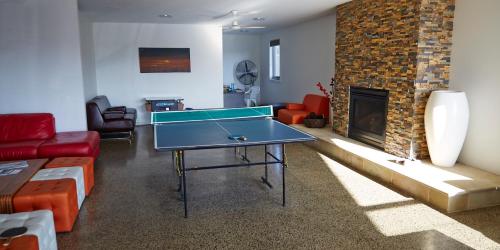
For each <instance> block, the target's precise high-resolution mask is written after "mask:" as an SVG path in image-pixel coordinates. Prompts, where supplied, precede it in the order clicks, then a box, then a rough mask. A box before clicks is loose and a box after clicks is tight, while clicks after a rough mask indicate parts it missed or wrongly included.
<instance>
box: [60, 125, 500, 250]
mask: <svg viewBox="0 0 500 250" xmlns="http://www.w3.org/2000/svg"><path fill="white" fill-rule="evenodd" d="M101 145H102V152H101V155H100V157H99V159H98V161H97V162H96V166H95V181H96V186H95V188H94V190H93V192H92V194H91V196H90V197H88V198H87V199H86V201H85V202H84V204H83V206H82V208H81V211H80V215H79V217H78V219H77V222H76V224H75V226H74V228H73V232H71V233H64V234H58V236H57V237H58V245H59V248H60V249H470V248H476V249H500V245H499V243H500V207H494V208H487V209H481V210H475V211H469V212H463V213H456V214H451V215H446V214H443V213H440V212H438V211H436V210H434V209H432V208H430V207H428V206H427V205H425V204H422V203H420V202H418V201H416V200H413V199H411V198H409V197H407V196H404V195H402V194H400V193H398V192H395V191H393V190H391V189H389V188H387V187H385V186H383V185H380V184H379V183H377V182H374V181H372V180H370V179H368V178H366V177H364V176H362V175H360V174H358V173H357V172H355V171H353V170H351V169H350V168H347V167H345V166H342V165H341V164H339V163H337V162H335V161H333V160H331V159H329V158H327V157H325V156H323V155H321V154H318V153H317V152H315V151H313V150H312V149H310V148H308V147H306V146H303V145H300V144H295V145H289V146H288V147H287V156H288V159H289V168H288V169H287V170H286V181H287V205H286V207H282V206H281V177H280V176H281V172H280V171H281V169H280V167H279V166H274V167H272V169H271V178H270V179H271V182H272V183H273V185H274V186H275V187H274V189H269V188H267V187H266V186H264V185H263V184H262V183H261V182H260V176H261V175H262V173H263V167H251V168H250V167H243V168H237V169H219V170H208V171H196V172H189V173H188V178H187V183H188V191H189V196H188V200H189V211H190V217H189V218H187V219H185V218H184V217H183V206H182V202H181V201H180V196H179V194H178V193H177V192H176V191H175V189H176V184H177V179H176V177H175V173H174V171H173V169H172V167H171V164H172V163H171V156H170V153H161V152H155V150H154V149H153V139H152V129H151V127H139V128H138V129H137V140H136V142H135V143H133V144H131V145H129V144H128V143H127V142H126V141H104V142H102V144H101ZM274 150H277V149H274ZM262 151H263V148H262V147H257V148H252V149H250V150H249V156H250V157H251V159H254V160H258V159H262V154H260V153H261V152H262ZM186 160H187V164H188V165H189V166H194V165H196V166H198V165H207V164H217V163H229V162H238V159H237V158H236V157H235V155H234V152H233V150H230V149H226V150H225V149H217V150H209V151H206V150H204V151H191V152H187V153H186Z"/></svg>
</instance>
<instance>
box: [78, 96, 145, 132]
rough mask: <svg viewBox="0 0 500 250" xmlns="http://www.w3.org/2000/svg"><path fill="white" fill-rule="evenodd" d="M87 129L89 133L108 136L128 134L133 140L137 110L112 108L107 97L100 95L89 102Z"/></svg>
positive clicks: (120, 107)
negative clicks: (95, 132) (93, 132)
mask: <svg viewBox="0 0 500 250" xmlns="http://www.w3.org/2000/svg"><path fill="white" fill-rule="evenodd" d="M86 107H87V127H88V130H89V131H97V132H99V133H100V134H101V135H102V136H103V138H106V134H112V133H115V134H116V133H128V134H129V139H131V138H133V135H134V133H133V132H134V130H135V123H136V120H137V110H136V109H134V108H127V107H125V106H114V107H113V106H111V104H110V103H109V100H108V98H107V97H106V96H104V95H100V96H96V97H94V98H92V100H90V101H88V102H87V105H86Z"/></svg>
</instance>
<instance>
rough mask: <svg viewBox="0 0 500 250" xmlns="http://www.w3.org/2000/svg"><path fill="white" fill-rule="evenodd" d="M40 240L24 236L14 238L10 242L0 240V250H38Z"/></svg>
mask: <svg viewBox="0 0 500 250" xmlns="http://www.w3.org/2000/svg"><path fill="white" fill-rule="evenodd" d="M38 249H39V248H38V238H37V237H36V236H34V235H23V236H21V237H16V238H12V239H11V240H10V242H9V241H8V240H7V239H4V240H0V250H38Z"/></svg>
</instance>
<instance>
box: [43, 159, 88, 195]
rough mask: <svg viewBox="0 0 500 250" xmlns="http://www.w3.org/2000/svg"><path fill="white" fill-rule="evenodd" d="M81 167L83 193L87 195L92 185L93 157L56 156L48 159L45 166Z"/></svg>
mask: <svg viewBox="0 0 500 250" xmlns="http://www.w3.org/2000/svg"><path fill="white" fill-rule="evenodd" d="M75 166H78V167H82V168H83V178H84V179H85V195H87V196H88V195H89V194H90V191H91V190H92V188H93V187H94V158H92V157H58V158H55V159H53V160H52V161H50V162H49V163H48V164H47V165H45V168H60V167H75Z"/></svg>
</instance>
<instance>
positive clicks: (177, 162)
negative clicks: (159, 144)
mask: <svg viewBox="0 0 500 250" xmlns="http://www.w3.org/2000/svg"><path fill="white" fill-rule="evenodd" d="M271 145H281V156H282V157H281V159H279V158H278V157H277V156H275V155H274V154H272V153H270V152H268V150H267V147H268V146H271ZM251 146H252V147H253V146H262V145H251ZM263 146H264V152H265V153H264V155H265V156H264V161H263V162H251V161H250V160H249V159H248V157H247V147H249V146H230V147H222V148H231V147H232V148H234V151H235V154H236V151H237V148H244V154H243V155H241V158H242V160H244V161H245V162H246V163H241V164H224V165H213V166H202V167H193V168H186V163H185V159H184V151H194V150H201V149H206V148H195V149H183V150H174V151H172V162H173V164H174V167H175V169H176V170H177V175H178V177H179V186H178V189H177V191H178V192H181V191H182V193H181V195H182V198H183V201H184V217H185V218H187V217H188V208H187V183H186V172H189V171H197V170H209V169H220V168H237V167H251V166H259V165H264V176H262V177H261V180H262V182H263V183H264V184H266V185H267V186H268V187H269V188H273V186H272V185H271V183H270V182H269V179H268V165H270V164H280V165H281V166H282V171H281V173H282V196H283V197H282V199H283V203H282V205H283V206H285V190H286V188H285V168H287V161H286V160H287V159H286V152H285V143H272V144H263ZM211 149H213V148H211ZM268 156H270V157H271V158H273V159H274V161H268V160H267V159H268Z"/></svg>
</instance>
